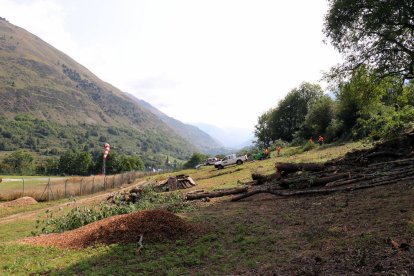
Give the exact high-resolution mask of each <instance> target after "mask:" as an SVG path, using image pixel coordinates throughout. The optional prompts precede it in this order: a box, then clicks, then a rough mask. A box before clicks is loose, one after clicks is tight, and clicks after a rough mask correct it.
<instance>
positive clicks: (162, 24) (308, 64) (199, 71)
mask: <svg viewBox="0 0 414 276" xmlns="http://www.w3.org/2000/svg"><path fill="white" fill-rule="evenodd" d="M0 6H1V7H2V12H3V11H4V12H5V14H3V15H1V16H3V17H6V18H8V19H9V20H10V21H11V23H14V24H16V25H20V26H22V27H24V28H26V29H28V30H29V31H30V32H33V33H35V34H36V35H38V36H40V37H42V38H43V39H44V40H46V41H47V42H49V43H51V44H52V45H54V46H55V47H57V48H59V49H61V50H63V51H65V52H66V53H67V54H69V55H70V56H72V57H73V58H75V59H76V60H77V61H79V62H80V63H81V64H83V65H85V66H86V67H87V68H89V69H90V70H91V71H92V72H94V73H96V74H97V75H98V76H99V77H101V78H102V79H103V80H105V81H107V82H110V83H112V84H113V85H115V86H117V87H118V88H120V89H121V90H124V91H127V92H130V93H134V94H135V95H136V96H138V97H141V98H143V99H144V100H147V101H149V102H150V103H152V104H154V105H156V106H157V107H159V108H160V109H161V110H162V111H164V112H165V113H167V114H168V115H170V116H173V117H175V118H177V119H180V120H182V121H185V122H189V121H191V122H205V123H209V124H215V125H218V126H234V127H245V128H249V129H252V128H253V126H254V124H255V123H256V120H257V117H258V116H259V115H260V114H261V113H262V112H264V111H266V110H267V109H269V108H270V107H273V106H275V105H276V103H277V101H278V100H279V99H281V98H282V97H283V96H284V95H285V94H286V93H287V92H289V90H291V89H292V88H294V87H295V86H298V85H299V84H300V83H301V82H302V81H311V82H316V81H318V80H319V79H320V78H321V76H322V75H321V71H322V70H327V69H328V68H329V67H330V66H331V65H333V64H335V63H337V62H338V61H339V60H340V58H339V54H337V53H336V52H335V51H333V49H332V48H331V47H330V46H327V45H324V44H323V43H322V39H323V35H322V32H321V29H322V21H323V16H324V13H325V10H326V1H325V0H317V1H316V0H315V1H308V0H292V1H272V0H269V1H267V0H245V1H243V0H225V1H223V0H210V1H204V0H197V1H196V0H176V1H168V0H158V1H157V0H148V1H135V0H122V1H115V0H113V1H112V0H106V1H98V0H90V1H81V0H73V1H63V0H56V1H51V0H49V1H47V0H44V1H40V0H34V1H23V2H21V3H16V2H15V1H10V0H0Z"/></svg>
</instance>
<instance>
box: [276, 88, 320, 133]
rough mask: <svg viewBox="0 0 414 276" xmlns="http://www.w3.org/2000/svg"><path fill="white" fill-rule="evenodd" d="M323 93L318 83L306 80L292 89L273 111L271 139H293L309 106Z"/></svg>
mask: <svg viewBox="0 0 414 276" xmlns="http://www.w3.org/2000/svg"><path fill="white" fill-rule="evenodd" d="M322 95H323V91H322V88H321V87H320V86H319V85H318V84H311V83H306V82H305V83H302V84H301V85H300V87H299V88H295V89H293V90H292V91H290V92H289V93H288V94H287V95H286V97H285V98H284V99H283V100H282V101H280V102H279V105H278V106H277V108H275V109H274V111H273V112H272V115H271V118H270V126H271V132H272V134H271V138H272V139H271V140H272V141H273V140H277V139H282V140H284V141H292V139H293V135H294V133H295V132H296V131H298V130H299V129H300V128H301V126H302V124H303V122H304V120H305V116H306V114H307V113H308V110H309V107H310V106H311V105H312V103H313V102H314V101H316V100H317V99H319V98H320V97H321V96H322Z"/></svg>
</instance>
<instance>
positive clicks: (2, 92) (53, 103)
mask: <svg viewBox="0 0 414 276" xmlns="http://www.w3.org/2000/svg"><path fill="white" fill-rule="evenodd" d="M0 116H1V117H0V118H1V119H0V150H13V149H16V148H22V147H23V148H25V147H26V148H30V149H32V150H36V151H37V152H39V154H40V155H42V154H46V153H47V152H48V151H50V150H51V149H55V150H56V151H64V150H66V149H67V148H76V149H85V148H86V149H88V150H101V149H100V147H101V146H102V144H103V143H104V142H108V143H110V144H111V145H112V146H113V148H114V149H116V150H118V151H120V152H127V153H130V154H139V155H141V156H142V157H143V159H144V162H145V159H147V160H148V161H149V162H153V163H154V162H158V163H161V162H164V157H165V156H173V157H176V158H179V159H186V158H188V156H189V155H191V152H193V151H195V150H196V148H195V147H194V146H193V145H191V144H190V143H188V141H187V140H185V139H183V138H182V137H181V136H179V135H178V134H176V132H175V131H174V130H172V129H171V128H170V127H169V126H167V125H166V124H165V123H164V122H163V121H162V120H160V119H159V118H158V117H157V116H156V115H154V114H153V113H152V112H150V111H148V110H147V109H146V108H144V107H142V106H141V105H140V104H139V103H137V102H136V101H133V100H131V99H130V97H128V96H127V95H126V94H125V93H123V92H122V91H120V90H119V89H117V88H116V87H114V86H112V85H110V84H109V83H106V82H104V81H102V80H100V79H99V78H98V77H97V76H95V75H94V74H93V73H92V72H90V71H89V70H88V69H86V68H85V67H83V66H82V65H80V64H79V63H77V62H76V61H74V60H73V59H72V58H70V57H69V56H67V55H66V54H64V53H62V52H61V51H59V50H57V49H55V48H54V47H52V46H51V45H49V44H47V43H46V42H44V41H43V40H41V39H40V38H38V37H37V36H35V35H33V34H31V33H29V32H27V31H26V30H24V29H22V28H20V27H17V26H15V25H13V24H11V23H9V22H8V21H6V20H5V19H0ZM29 138H30V139H31V140H34V142H33V141H29V142H28V141H27V140H28V139H29Z"/></svg>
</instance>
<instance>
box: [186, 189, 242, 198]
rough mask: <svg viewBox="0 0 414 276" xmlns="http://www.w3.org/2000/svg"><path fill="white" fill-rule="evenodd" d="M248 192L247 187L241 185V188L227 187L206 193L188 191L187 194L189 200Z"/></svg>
mask: <svg viewBox="0 0 414 276" xmlns="http://www.w3.org/2000/svg"><path fill="white" fill-rule="evenodd" d="M245 192H247V187H240V188H234V189H226V190H220V191H211V192H206V193H195V194H194V193H188V194H187V195H186V198H187V200H196V199H202V198H206V197H208V198H212V197H222V196H227V195H235V194H240V193H245Z"/></svg>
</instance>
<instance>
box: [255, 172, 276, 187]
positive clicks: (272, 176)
mask: <svg viewBox="0 0 414 276" xmlns="http://www.w3.org/2000/svg"><path fill="white" fill-rule="evenodd" d="M280 177H281V175H280V173H279V172H277V173H274V174H270V175H263V174H259V173H252V179H253V180H255V181H257V182H256V183H255V185H261V184H264V183H267V182H271V181H273V180H277V179H280Z"/></svg>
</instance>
